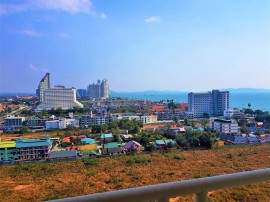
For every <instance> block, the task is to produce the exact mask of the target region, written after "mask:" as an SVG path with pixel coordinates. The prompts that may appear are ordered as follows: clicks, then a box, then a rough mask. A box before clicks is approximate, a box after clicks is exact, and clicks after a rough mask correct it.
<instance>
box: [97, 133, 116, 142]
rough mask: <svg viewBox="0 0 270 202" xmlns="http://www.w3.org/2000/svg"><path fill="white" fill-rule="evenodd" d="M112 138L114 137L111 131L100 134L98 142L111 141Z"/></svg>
mask: <svg viewBox="0 0 270 202" xmlns="http://www.w3.org/2000/svg"><path fill="white" fill-rule="evenodd" d="M113 140H114V137H113V134H112V133H108V134H102V135H101V136H100V142H101V143H109V142H112V141H113Z"/></svg>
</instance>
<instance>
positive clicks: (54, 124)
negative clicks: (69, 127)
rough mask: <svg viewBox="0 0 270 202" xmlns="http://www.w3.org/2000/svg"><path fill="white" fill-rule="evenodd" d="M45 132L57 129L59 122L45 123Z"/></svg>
mask: <svg viewBox="0 0 270 202" xmlns="http://www.w3.org/2000/svg"><path fill="white" fill-rule="evenodd" d="M45 127H46V130H50V129H59V120H52V121H46V123H45Z"/></svg>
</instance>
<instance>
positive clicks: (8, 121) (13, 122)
mask: <svg viewBox="0 0 270 202" xmlns="http://www.w3.org/2000/svg"><path fill="white" fill-rule="evenodd" d="M24 121H25V117H19V116H13V115H10V116H8V117H7V118H5V123H4V128H5V130H16V129H20V128H21V127H22V126H23V123H24Z"/></svg>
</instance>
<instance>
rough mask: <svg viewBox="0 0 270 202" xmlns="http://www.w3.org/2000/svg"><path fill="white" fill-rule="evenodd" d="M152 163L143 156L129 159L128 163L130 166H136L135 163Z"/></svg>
mask: <svg viewBox="0 0 270 202" xmlns="http://www.w3.org/2000/svg"><path fill="white" fill-rule="evenodd" d="M150 162H151V159H149V158H146V157H143V156H134V157H131V158H129V159H128V160H127V161H126V163H128V164H134V163H143V164H145V163H150Z"/></svg>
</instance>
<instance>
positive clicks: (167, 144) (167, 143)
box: [154, 139, 178, 150]
mask: <svg viewBox="0 0 270 202" xmlns="http://www.w3.org/2000/svg"><path fill="white" fill-rule="evenodd" d="M154 144H155V146H156V149H157V150H168V149H170V148H173V147H177V146H178V145H177V143H176V141H175V140H172V139H167V140H155V142H154Z"/></svg>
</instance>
